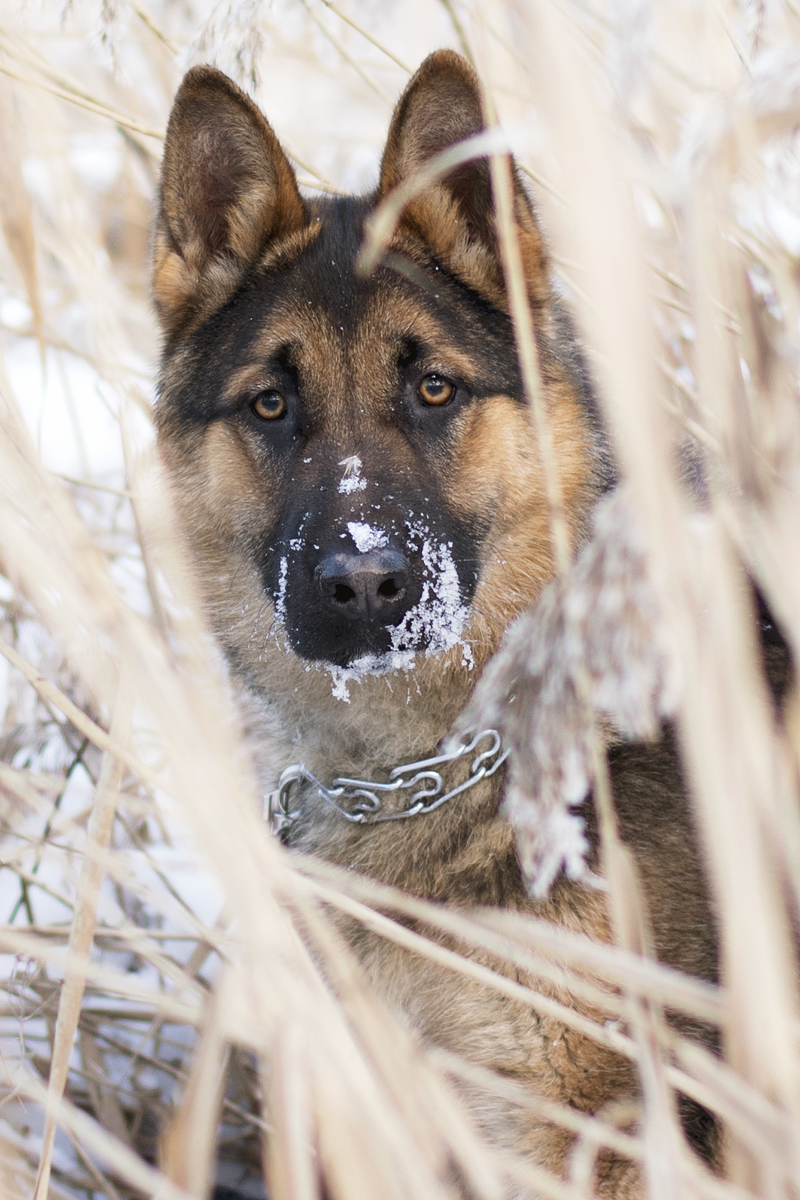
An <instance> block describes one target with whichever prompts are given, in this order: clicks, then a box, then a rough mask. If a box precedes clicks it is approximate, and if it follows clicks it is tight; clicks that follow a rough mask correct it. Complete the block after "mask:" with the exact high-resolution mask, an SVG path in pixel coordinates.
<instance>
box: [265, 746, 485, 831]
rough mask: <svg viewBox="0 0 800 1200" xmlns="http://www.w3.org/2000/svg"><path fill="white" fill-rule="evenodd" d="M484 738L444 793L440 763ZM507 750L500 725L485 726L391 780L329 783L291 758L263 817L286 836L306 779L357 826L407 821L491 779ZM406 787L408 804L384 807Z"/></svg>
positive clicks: (403, 768)
mask: <svg viewBox="0 0 800 1200" xmlns="http://www.w3.org/2000/svg"><path fill="white" fill-rule="evenodd" d="M486 738H490V739H491V743H490V745H489V746H488V748H487V749H485V750H482V751H481V752H480V753H479V754H478V755H477V756H476V757H475V760H474V761H473V763H472V766H471V768H470V774H469V777H468V778H467V779H465V780H464V782H463V783H460V784H458V786H457V787H454V788H451V789H450V791H449V792H445V793H444V794H443V795H442V794H441V793H442V789H443V788H444V780H443V779H442V776H441V775H440V774H439V771H438V770H437V769H436V768H437V767H443V766H446V765H447V764H448V763H452V762H456V761H457V760H458V759H460V758H463V757H464V756H465V755H467V754H471V753H472V751H473V750H475V749H476V748H477V746H478V745H479V744H480V743H481V742H482V741H484V740H485V739H486ZM508 755H509V751H508V750H503V741H502V738H501V737H500V734H499V733H498V732H497V730H496V729H483V730H482V731H481V732H480V733H476V734H475V736H474V737H473V738H471V740H470V741H468V742H462V744H461V745H460V746H457V747H456V749H455V750H452V751H451V752H450V753H449V754H439V755H437V756H436V757H435V758H424V759H421V761H420V762H414V763H404V764H403V765H402V766H400V767H394V768H393V769H392V770H391V771H390V773H389V782H388V783H374V782H372V781H370V780H368V779H345V778H341V779H334V781H333V784H332V786H331V787H326V786H325V784H324V783H320V781H319V780H318V779H317V778H316V776H314V775H312V773H311V772H310V771H309V770H307V769H306V767H304V766H303V764H302V763H293V765H292V766H290V767H287V768H286V770H285V771H283V773H282V774H281V777H280V779H279V780H278V786H277V787H276V788H275V790H274V791H272V792H269V793H268V795H267V796H265V797H264V819H265V820H266V821H268V822H269V825H270V828H271V830H272V832H273V833H275V834H277V835H278V836H279V837H282V838H283V837H285V836H286V834H287V833H288V831H289V829H291V827H292V824H293V823H294V822H295V821H296V819H297V817H298V816H299V815H300V813H299V810H295V811H294V812H293V811H291V794H292V790H293V789H294V788H295V786H296V785H297V784H299V783H302V782H307V783H313V784H314V785H315V787H316V789H317V791H318V793H319V795H320V798H321V799H322V800H324V801H325V803H326V804H330V805H331V807H332V808H335V809H336V811H337V812H338V813H339V815H340V816H342V817H344V819H345V820H346V821H351V822H352V823H353V824H354V825H377V824H378V823H379V822H381V821H403V820H405V818H406V817H418V816H421V815H422V814H423V813H429V812H433V811H434V809H437V808H440V807H441V805H443V804H446V803H447V801H448V800H452V799H453V797H454V796H458V795H459V794H460V793H461V792H466V791H467V790H468V789H469V788H472V787H474V786H475V784H476V783H479V782H480V780H481V779H488V778H489V776H490V775H494V773H495V771H496V770H497V769H498V767H500V766H501V765H502V764H503V763H504V762H505V760H506V759H507V758H508ZM407 791H411V792H412V793H413V794H412V796H411V797H410V799H409V800H408V802H407V804H406V807H405V808H402V809H399V810H398V811H397V812H388V813H387V812H381V811H380V810H381V802H382V797H383V796H386V795H394V794H395V793H398V792H407ZM343 804H349V805H350V807H349V808H344V807H342V805H343Z"/></svg>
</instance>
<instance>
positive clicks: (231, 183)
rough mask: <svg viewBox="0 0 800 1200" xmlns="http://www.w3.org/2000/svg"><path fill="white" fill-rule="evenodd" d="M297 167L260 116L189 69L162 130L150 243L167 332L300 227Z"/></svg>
mask: <svg viewBox="0 0 800 1200" xmlns="http://www.w3.org/2000/svg"><path fill="white" fill-rule="evenodd" d="M307 221H308V218H307V214H306V208H305V204H304V202H303V199H302V197H301V196H300V193H299V191H298V188H297V181H296V179H295V175H294V171H293V170H292V168H291V166H290V165H289V162H288V160H287V158H286V155H285V154H284V153H283V150H282V149H281V147H280V145H279V143H278V139H277V138H276V137H275V134H274V133H273V132H272V129H271V128H270V126H269V125H268V123H267V121H266V120H265V118H264V117H263V116H262V114H261V112H260V111H259V110H258V108H257V107H256V106H255V104H253V102H252V100H250V99H249V98H248V97H247V96H246V95H245V94H244V92H242V91H241V90H240V89H239V88H238V87H237V86H236V84H235V83H234V82H233V81H232V80H231V79H229V78H228V77H227V75H223V74H222V72H221V71H218V70H216V69H215V68H214V67H194V68H193V69H192V70H191V71H189V72H188V74H187V75H186V76H185V78H184V80H183V83H182V84H181V86H180V88H179V89H178V93H177V95H176V97H175V103H174V104H173V107H172V112H171V114H170V118H169V124H168V126H167V137H166V144H165V147H164V162H163V166H162V171H161V192H160V204H159V212H158V218H157V221H156V229H155V238H154V247H153V297H154V300H155V304H156V309H157V312H158V316H159V319H160V321H161V324H162V327H163V329H164V331H165V332H166V334H167V335H168V336H169V335H171V334H173V333H175V332H176V331H177V330H178V329H180V328H181V327H182V326H184V325H185V324H187V323H189V322H191V320H192V317H193V316H196V315H198V314H200V313H204V312H206V311H213V310H214V309H215V308H217V307H219V305H220V304H222V303H224V301H225V300H226V299H227V298H228V296H229V295H230V294H231V292H232V291H233V290H234V289H235V288H236V287H237V286H238V284H239V282H240V280H241V278H242V276H243V275H244V273H245V271H246V270H247V269H248V267H250V266H251V265H252V263H253V262H254V261H255V260H256V259H257V258H258V257H259V255H260V254H261V253H263V251H264V250H265V248H266V247H267V245H268V244H269V243H271V242H275V243H277V242H279V241H283V240H284V239H286V238H287V237H290V236H291V235H292V234H294V233H297V232H298V231H300V230H302V229H303V228H304V226H306V224H307Z"/></svg>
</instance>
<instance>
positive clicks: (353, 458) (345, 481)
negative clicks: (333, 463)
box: [339, 454, 367, 496]
mask: <svg viewBox="0 0 800 1200" xmlns="http://www.w3.org/2000/svg"><path fill="white" fill-rule="evenodd" d="M339 466H340V467H344V472H343V474H342V478H341V479H340V480H339V492H340V494H341V495H342V496H349V495H350V493H351V492H363V490H364V488H365V487H366V486H367V481H366V479H362V478H361V459H360V458H359V457H358V455H357V454H351V455H349V456H348V457H347V458H343V459H342V461H341V462H340V463H339Z"/></svg>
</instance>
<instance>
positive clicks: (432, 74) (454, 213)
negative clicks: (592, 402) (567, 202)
mask: <svg viewBox="0 0 800 1200" xmlns="http://www.w3.org/2000/svg"><path fill="white" fill-rule="evenodd" d="M484 128H485V125H484V120H483V112H482V108H481V94H480V85H479V83H478V79H477V76H476V75H475V72H474V71H473V70H472V68H471V67H470V65H469V63H468V62H467V61H466V59H465V58H462V57H461V55H460V54H456V53H455V52H454V51H452V50H438V51H437V52H436V53H435V54H431V55H430V56H429V57H428V58H426V59H425V61H424V62H423V64H422V66H421V67H420V68H419V70H418V71H417V73H416V75H414V77H413V79H412V80H411V82H410V83H409V84H408V86H407V88H406V90H405V92H404V93H403V95H402V96H401V97H400V100H399V102H398V104H397V107H396V109H395V111H394V115H393V117H392V123H391V126H390V128H389V136H388V138H387V141H386V149H385V150H384V153H383V160H382V162H381V175H380V183H379V184H378V194H377V199H378V200H382V199H383V198H384V197H385V196H386V195H388V193H389V192H391V191H392V189H393V188H395V187H397V186H398V185H399V184H400V183H402V182H403V180H405V179H407V178H408V177H409V176H410V175H412V174H413V173H414V172H415V171H417V170H418V169H419V168H420V167H421V166H422V165H423V163H425V162H426V161H427V160H428V159H430V158H432V157H433V156H434V155H435V154H438V153H439V152H440V151H441V150H446V149H447V148H448V147H449V146H452V145H454V144H455V143H456V142H461V141H464V140H465V139H466V138H468V137H471V136H472V135H473V134H476V133H480V132H481V131H482V130H483V129H484ZM512 177H513V186H514V198H515V217H516V222H517V228H518V231H519V234H520V240H521V247H522V252H523V260H524V262H525V267H526V272H527V275H528V283H529V286H530V287H531V290H532V292H533V294H534V295H536V293H537V292H538V291H539V290H540V287H541V286H543V285H544V282H545V280H546V277H547V264H546V260H545V252H544V248H543V246H542V241H541V237H540V235H539V230H538V227H537V224H536V218H535V216H534V214H533V210H532V208H531V204H530V201H529V200H528V197H527V195H526V193H525V189H524V188H523V187H522V184H521V183H520V181H519V178H518V177H517V171H516V168H515V167H514V166H513V163H512ZM402 229H406V230H407V231H409V232H411V233H412V234H415V235H417V236H418V237H421V238H422V239H423V240H424V241H425V242H426V244H427V245H428V246H429V247H430V249H431V250H432V251H433V253H434V254H435V255H436V256H437V257H438V258H441V259H442V260H443V261H444V262H445V263H446V264H447V265H448V266H449V267H450V268H451V269H452V270H453V271H454V272H455V273H456V274H458V275H460V276H462V277H463V278H464V279H465V281H466V282H467V283H469V284H470V285H472V286H474V287H476V288H477V289H478V290H479V291H483V292H485V293H487V294H488V295H489V296H490V297H491V298H492V299H493V300H495V302H500V303H503V302H504V298H505V292H504V287H503V272H502V266H501V262H500V255H499V247H498V240H497V230H496V225H495V215H494V205H493V202H492V182H491V173H490V170H489V162H488V159H486V158H479V159H475V160H473V161H471V162H466V163H463V164H461V165H460V166H458V167H455V168H454V169H453V170H452V171H451V172H449V173H448V174H447V175H446V176H445V177H444V179H443V180H442V182H441V184H438V185H434V186H433V187H431V188H429V189H428V190H427V191H426V192H425V193H424V194H423V195H422V196H420V197H418V198H417V199H416V200H414V201H412V203H410V204H409V205H408V207H407V208H406V210H405V213H404V217H403V222H402V225H401V231H402Z"/></svg>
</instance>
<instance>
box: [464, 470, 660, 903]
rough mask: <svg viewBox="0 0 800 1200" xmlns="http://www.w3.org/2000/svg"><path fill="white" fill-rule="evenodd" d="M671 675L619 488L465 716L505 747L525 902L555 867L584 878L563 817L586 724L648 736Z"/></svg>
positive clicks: (574, 786) (575, 820) (584, 770)
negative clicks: (499, 736)
mask: <svg viewBox="0 0 800 1200" xmlns="http://www.w3.org/2000/svg"><path fill="white" fill-rule="evenodd" d="M676 672H677V666H676V662H675V653H674V647H673V646H672V645H671V642H670V637H669V630H668V628H667V626H666V624H665V622H664V618H663V614H662V613H661V611H660V608H659V603H658V597H657V594H656V592H655V590H654V588H653V586H652V583H651V581H650V579H649V577H648V573H647V561H646V556H645V553H644V548H643V545H642V537H641V533H640V531H639V530H638V529H637V527H636V521H635V519H634V517H633V514H632V512H631V509H630V502H629V501H628V502H626V496H625V493H624V490H622V489H620V490H618V491H616V492H613V493H612V494H610V495H609V496H607V497H606V498H605V499H603V500H602V501H601V502H600V503H599V504H598V506H597V508H596V509H595V512H594V517H593V529H592V534H591V537H590V540H589V541H588V542H587V544H586V545H585V546H584V547H583V549H582V550H581V551H580V553H579V554H578V556H577V559H576V561H575V563H574V565H573V567H572V569H571V570H570V571H569V573H568V575H567V576H566V578H565V579H563V580H558V581H557V582H555V583H551V584H550V585H549V586H548V587H547V588H546V589H545V591H544V593H543V594H542V596H541V599H540V600H539V602H538V603H537V604H536V605H535V607H534V608H533V609H532V610H530V611H528V612H526V613H524V614H523V615H522V616H521V617H519V618H518V619H517V621H516V622H515V623H514V625H513V626H512V627H511V629H510V630H509V632H508V634H507V635H506V639H505V643H504V645H503V647H502V649H501V650H500V651H499V653H498V654H496V655H495V657H494V659H493V660H492V662H491V663H490V664H489V666H488V668H487V669H486V671H484V674H483V676H482V678H481V680H480V683H479V684H478V687H477V689H476V691H475V696H474V698H473V700H472V702H471V704H470V706H469V708H468V709H467V711H466V712H465V714H464V720H465V721H467V722H468V723H469V724H470V725H471V726H474V727H475V728H485V727H487V726H488V727H494V728H496V729H499V730H500V731H501V732H502V733H503V736H504V739H505V741H506V743H507V744H508V745H510V746H511V747H512V755H511V763H510V772H509V775H510V782H509V790H508V793H507V795H506V799H505V803H504V811H505V813H506V815H507V816H508V819H509V820H510V821H511V823H512V825H513V826H514V831H515V833H516V837H517V847H518V851H519V856H520V861H521V863H522V866H523V870H524V872H525V876H526V879H527V882H528V885H529V888H530V890H531V892H532V893H533V895H535V896H545V895H547V892H548V891H549V889H550V886H551V885H552V883H553V880H554V879H555V878H556V876H557V875H558V874H559V873H560V871H561V870H562V868H563V869H564V871H565V872H566V874H567V875H568V876H569V878H571V879H579V878H581V877H582V876H583V875H584V874H585V871H586V852H587V850H588V843H587V841H586V838H585V836H584V821H583V819H582V817H580V816H579V815H577V814H576V813H575V812H574V811H572V810H573V809H574V808H575V807H576V806H577V805H580V804H581V803H582V802H583V801H584V800H585V799H586V796H587V795H588V793H589V790H590V788H591V786H592V784H593V783H594V780H595V754H596V746H595V743H596V740H597V738H598V736H599V729H598V724H597V719H596V718H597V715H600V716H602V717H605V718H607V720H608V721H609V722H610V723H611V726H612V727H613V729H614V730H615V731H616V732H617V733H618V734H620V735H621V736H622V737H625V738H635V739H639V740H644V739H651V738H654V737H657V736H658V733H659V730H660V721H661V720H662V719H665V718H667V717H670V716H672V714H673V712H674V709H675V703H676V699H677V695H676V692H677V679H676Z"/></svg>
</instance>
